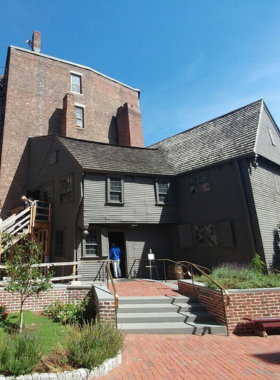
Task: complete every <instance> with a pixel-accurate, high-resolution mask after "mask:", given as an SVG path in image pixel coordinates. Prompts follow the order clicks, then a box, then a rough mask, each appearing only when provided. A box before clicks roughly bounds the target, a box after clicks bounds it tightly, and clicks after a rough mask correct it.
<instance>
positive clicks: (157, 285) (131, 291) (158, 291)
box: [109, 280, 181, 297]
mask: <svg viewBox="0 0 280 380" xmlns="http://www.w3.org/2000/svg"><path fill="white" fill-rule="evenodd" d="M115 284H116V288H117V292H118V295H119V297H126V296H128V297H129V296H139V297H140V296H142V297H143V296H151V297H152V296H154V297H155V296H174V297H178V296H180V295H181V294H180V293H179V291H178V290H177V289H172V288H171V287H170V286H168V285H165V284H164V283H161V282H159V281H149V280H115ZM109 288H110V291H111V292H112V291H113V288H112V285H109Z"/></svg>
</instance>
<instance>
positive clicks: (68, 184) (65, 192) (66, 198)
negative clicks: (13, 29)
mask: <svg viewBox="0 0 280 380" xmlns="http://www.w3.org/2000/svg"><path fill="white" fill-rule="evenodd" d="M59 186H60V189H59V190H60V193H59V195H60V203H69V202H72V200H73V176H72V175H71V176H68V177H65V178H63V179H61V180H60V183H59Z"/></svg>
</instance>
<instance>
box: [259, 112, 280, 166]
mask: <svg viewBox="0 0 280 380" xmlns="http://www.w3.org/2000/svg"><path fill="white" fill-rule="evenodd" d="M270 133H271V135H272V138H273V142H274V145H273V144H272V141H271V137H270ZM279 137H280V134H279V129H278V127H277V125H276V124H275V122H274V121H273V119H272V117H271V115H270V113H269V112H268V110H267V108H266V107H265V106H264V108H263V110H262V114H261V118H260V124H259V131H258V137H257V142H256V152H257V153H258V154H259V155H261V156H263V157H265V158H267V159H269V160H271V161H273V162H275V163H277V164H278V165H279V164H280V138H279Z"/></svg>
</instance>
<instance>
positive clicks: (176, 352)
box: [100, 335, 280, 380]
mask: <svg viewBox="0 0 280 380" xmlns="http://www.w3.org/2000/svg"><path fill="white" fill-rule="evenodd" d="M122 355H123V356H122V364H121V365H120V366H119V367H118V368H116V369H115V370H114V371H112V372H110V373H109V374H108V375H106V376H103V377H101V378H100V379H102V380H105V379H107V380H117V379H123V380H134V379H135V380H140V379H161V380H167V379H168V380H169V379H172V380H174V379H176V380H177V379H193V380H194V379H201V380H202V379H203V380H210V379H211V380H212V379H213V380H217V379H218V380H224V379H240V380H241V379H242V380H243V379H280V337H279V336H277V335H274V336H272V335H271V336H268V337H267V338H260V337H255V336H252V337H251V336H250V337H237V336H235V335H231V336H229V337H227V336H218V335H204V336H196V335H127V336H126V340H125V349H124V351H123V354H122Z"/></svg>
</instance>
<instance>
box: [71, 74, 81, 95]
mask: <svg viewBox="0 0 280 380" xmlns="http://www.w3.org/2000/svg"><path fill="white" fill-rule="evenodd" d="M71 91H73V92H77V93H78V94H81V93H82V77H81V75H77V74H71Z"/></svg>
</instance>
